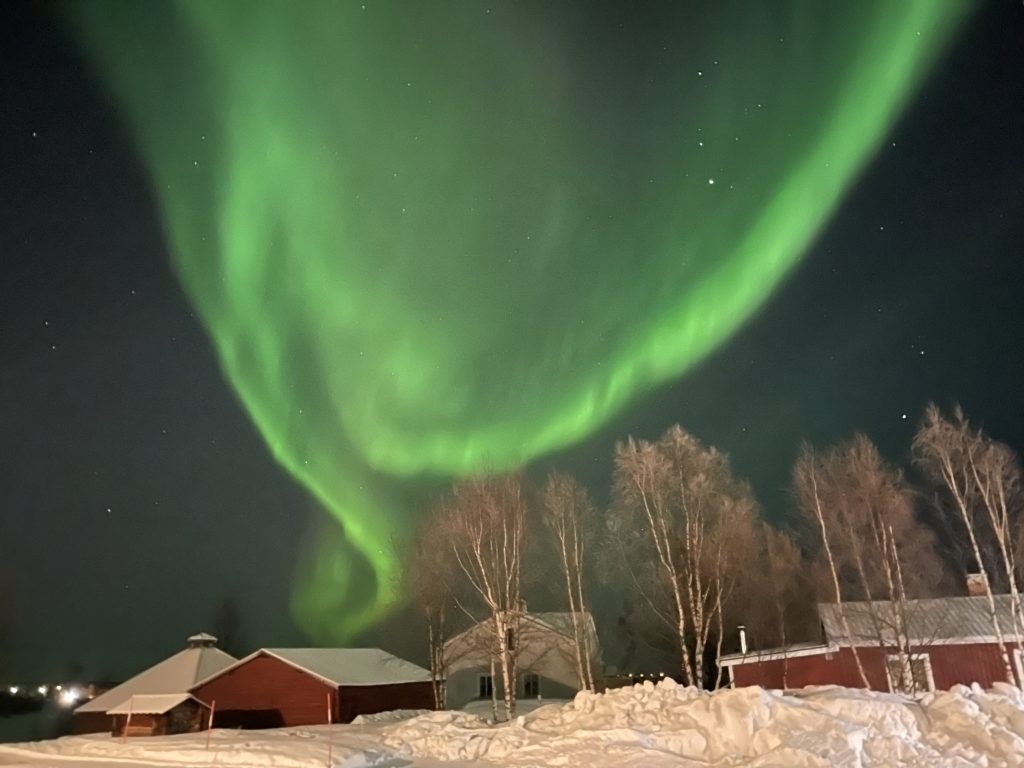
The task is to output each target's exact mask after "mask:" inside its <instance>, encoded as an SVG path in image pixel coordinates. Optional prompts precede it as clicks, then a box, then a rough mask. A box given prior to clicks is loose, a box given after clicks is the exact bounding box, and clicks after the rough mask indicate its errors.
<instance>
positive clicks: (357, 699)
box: [338, 681, 434, 723]
mask: <svg viewBox="0 0 1024 768" xmlns="http://www.w3.org/2000/svg"><path fill="white" fill-rule="evenodd" d="M338 696H339V704H338V721H339V722H342V723H349V722H351V721H352V719H353V718H355V716H356V715H372V714H375V713H377V712H387V711H389V710H392V709H433V708H434V689H433V686H432V685H431V684H430V682H429V681H428V682H425V683H391V684H389V685H352V686H349V685H346V686H342V687H341V689H340V690H339V692H338Z"/></svg>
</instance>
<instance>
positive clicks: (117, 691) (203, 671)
mask: <svg viewBox="0 0 1024 768" xmlns="http://www.w3.org/2000/svg"><path fill="white" fill-rule="evenodd" d="M235 661H237V659H235V657H234V656H231V655H230V654H227V653H224V651H222V650H220V648H214V647H212V646H204V647H195V648H186V649H185V650H183V651H179V652H178V653H176V654H174V655H173V656H171V657H170V658H167V659H164V660H163V661H161V662H160V663H159V664H155V665H153V666H152V667H150V668H149V669H147V670H144V671H142V672H140V673H139V674H137V675H136V676H135V677H133V678H131V679H130V680H126V681H125V682H123V683H121V685H119V686H117V687H116V688H111V689H110V690H109V691H107V692H106V693H104V694H102V695H100V696H97V697H96V698H95V699H91V700H89V701H87V702H85V703H84V704H82V705H81V706H80V707H78V709H76V710H75V711H76V712H107V711H109V710H110V709H111V708H113V707H116V706H118V705H120V704H121V703H122V702H126V701H127V700H128V699H129V698H130V697H132V696H140V695H147V696H148V695H155V694H179V695H180V694H184V693H187V692H188V691H189V690H190V689H191V688H192V687H193V686H194V685H195V684H196V683H197V682H199V681H200V680H205V679H206V678H208V677H210V676H211V675H213V674H215V673H217V672H219V671H220V670H222V669H224V668H226V667H229V666H231V665H232V664H234V663H235Z"/></svg>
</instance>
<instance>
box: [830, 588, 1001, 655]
mask: <svg viewBox="0 0 1024 768" xmlns="http://www.w3.org/2000/svg"><path fill="white" fill-rule="evenodd" d="M995 603H996V617H997V618H998V620H999V626H1000V629H1001V631H1002V633H1003V636H1004V637H1005V638H1006V639H1007V640H1013V639H1015V636H1014V634H1013V607H1012V604H1011V602H1010V596H1009V595H995ZM843 611H844V612H845V614H846V619H847V621H848V622H849V625H850V636H849V637H847V634H846V628H845V627H844V626H843V621H842V614H841V613H840V611H839V608H838V606H837V605H836V604H835V603H819V604H818V615H819V616H820V617H821V624H822V627H824V629H825V638H826V640H827V641H828V642H830V643H835V644H838V645H851V644H852V645H876V644H877V643H878V640H879V635H880V634H881V637H882V639H883V640H884V641H885V642H886V643H895V642H896V630H897V628H898V627H899V625H900V623H899V622H897V621H896V615H897V614H896V613H895V611H894V610H893V606H892V604H891V603H889V602H888V601H882V600H876V601H874V602H871V603H869V602H850V603H843ZM903 613H904V615H905V616H906V630H907V635H908V636H909V638H910V640H912V641H914V642H916V643H917V644H921V645H925V644H935V643H947V644H949V643H956V642H961V643H964V642H995V638H994V635H995V632H994V630H993V628H992V617H991V616H990V614H989V607H988V598H987V597H985V596H984V595H980V596H977V597H939V598H930V599H927V600H908V601H907V602H906V604H905V607H904V609H903Z"/></svg>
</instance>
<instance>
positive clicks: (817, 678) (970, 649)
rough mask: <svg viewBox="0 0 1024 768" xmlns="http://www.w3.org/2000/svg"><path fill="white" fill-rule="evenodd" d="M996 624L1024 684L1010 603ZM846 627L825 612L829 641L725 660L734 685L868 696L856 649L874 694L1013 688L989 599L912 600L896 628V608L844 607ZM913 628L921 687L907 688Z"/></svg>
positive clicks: (1022, 637)
mask: <svg viewBox="0 0 1024 768" xmlns="http://www.w3.org/2000/svg"><path fill="white" fill-rule="evenodd" d="M995 601H996V620H997V621H998V624H999V628H1000V633H1001V634H1002V636H1003V641H1004V643H1005V645H1006V649H1007V654H1008V655H1009V657H1010V659H1011V665H1012V668H1013V672H1014V674H1015V675H1016V676H1017V677H1018V678H1019V679H1024V659H1022V654H1021V644H1022V642H1024V634H1021V632H1020V631H1019V630H1018V631H1017V632H1016V633H1015V632H1014V624H1015V622H1014V621H1013V612H1012V606H1011V603H1010V596H1009V595H997V596H996V597H995ZM843 609H844V611H845V613H846V619H847V622H846V624H847V625H848V626H849V632H847V628H846V625H844V622H843V621H842V615H841V613H840V611H839V610H838V609H837V606H836V605H835V604H832V603H823V604H819V605H818V615H819V617H820V619H821V627H822V632H823V634H824V640H823V641H822V642H819V643H801V644H798V645H792V646H788V647H786V648H770V649H767V650H759V651H754V650H751V651H748V652H746V653H734V654H729V655H726V656H723V657H722V658H721V659H719V664H720V665H721V666H723V667H726V668H728V670H729V673H730V675H731V678H732V681H733V684H734V685H738V686H745V685H760V686H762V687H764V688H802V687H804V686H808V685H842V686H846V687H849V688H862V687H864V686H863V681H862V680H861V677H860V674H859V672H858V669H857V663H856V660H855V658H854V651H853V649H854V648H856V651H857V654H858V656H859V657H860V661H861V664H862V665H863V667H864V671H865V674H866V676H867V678H868V682H869V683H870V687H871V689H872V690H878V691H893V690H916V691H923V690H935V689H947V688H950V687H952V686H954V685H957V684H964V685H970V684H972V683H977V684H979V685H981V686H982V687H984V688H990V687H992V684H993V683H996V682H1011V683H1012V682H1015V681H1013V680H1010V681H1007V674H1006V665H1005V663H1004V661H1003V655H1002V650H1001V648H1000V645H999V641H998V637H997V635H996V632H995V628H994V627H993V623H992V616H991V612H990V610H989V605H988V599H987V598H986V597H984V596H972V597H946V598H936V599H929V600H910V601H907V603H906V605H905V610H904V615H905V617H906V619H905V621H903V622H896V621H894V620H893V616H894V613H893V607H892V605H891V604H890V603H888V602H873V603H867V602H861V603H844V604H843ZM899 625H903V626H905V627H906V628H907V629H906V632H907V635H908V639H909V641H910V642H909V644H910V650H911V663H910V666H911V670H910V672H911V674H912V675H913V681H912V682H911V681H909V680H904V679H903V678H904V677H905V675H904V674H902V673H901V667H902V664H901V661H900V657H899V655H898V653H897V641H896V631H895V627H897V626H899Z"/></svg>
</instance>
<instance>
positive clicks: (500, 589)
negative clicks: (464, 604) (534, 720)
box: [437, 475, 527, 719]
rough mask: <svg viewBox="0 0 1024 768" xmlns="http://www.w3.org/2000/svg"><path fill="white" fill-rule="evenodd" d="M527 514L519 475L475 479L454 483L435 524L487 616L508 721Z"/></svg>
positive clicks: (511, 711) (515, 669)
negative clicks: (488, 617)
mask: <svg viewBox="0 0 1024 768" xmlns="http://www.w3.org/2000/svg"><path fill="white" fill-rule="evenodd" d="M526 512H527V508H526V499H525V494H524V491H523V484H522V480H521V478H520V476H519V475H505V476H500V477H487V478H484V477H477V478H471V479H469V480H465V481H463V482H460V483H457V484H456V485H455V487H454V488H453V489H452V491H451V493H450V495H449V496H448V498H447V499H446V500H445V501H444V502H442V504H441V509H440V513H439V514H438V520H437V525H438V531H439V534H440V535H441V537H442V539H443V540H444V541H445V542H447V549H448V551H450V553H451V556H452V558H453V560H454V563H455V568H456V572H457V573H458V574H459V575H460V576H461V578H462V580H463V581H464V582H465V585H466V587H467V589H468V591H469V592H471V593H472V594H473V595H474V596H475V597H476V598H477V599H479V601H480V602H481V603H482V604H483V606H484V607H485V609H486V610H487V612H488V613H489V614H490V619H489V621H490V627H491V628H492V630H493V634H494V658H495V662H496V666H497V667H498V669H499V670H500V672H501V680H502V684H503V686H504V698H505V715H506V717H507V718H509V719H511V718H512V717H514V716H515V711H516V681H517V676H518V675H517V672H518V664H517V659H518V645H517V637H518V633H519V623H520V619H521V617H522V613H523V601H522V594H521V586H522V561H523V547H524V544H525V539H526Z"/></svg>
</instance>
